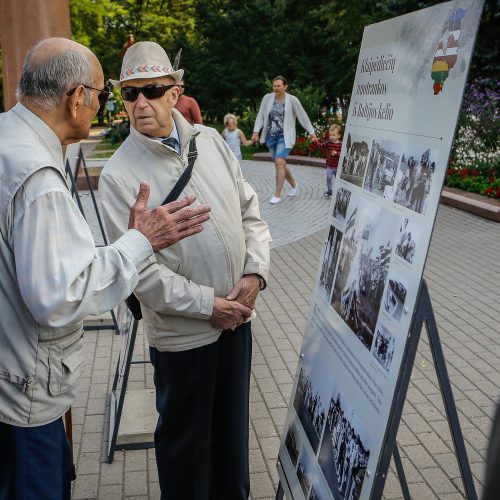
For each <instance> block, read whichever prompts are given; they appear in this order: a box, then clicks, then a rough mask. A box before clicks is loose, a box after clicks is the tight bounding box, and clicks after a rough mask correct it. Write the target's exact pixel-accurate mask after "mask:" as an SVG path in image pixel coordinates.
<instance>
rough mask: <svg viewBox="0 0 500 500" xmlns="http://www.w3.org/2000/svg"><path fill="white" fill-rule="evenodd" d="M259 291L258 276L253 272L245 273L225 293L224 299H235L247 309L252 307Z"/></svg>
mask: <svg viewBox="0 0 500 500" xmlns="http://www.w3.org/2000/svg"><path fill="white" fill-rule="evenodd" d="M259 291H260V282H259V278H257V276H255V275H254V274H247V275H245V276H243V277H242V278H240V279H239V280H238V283H236V285H234V288H233V289H232V290H231V291H230V292H229V293H228V294H227V295H226V299H227V300H236V301H237V302H239V303H240V304H243V305H244V306H246V307H248V308H249V309H253V308H254V307H255V301H256V300H257V295H258V294H259Z"/></svg>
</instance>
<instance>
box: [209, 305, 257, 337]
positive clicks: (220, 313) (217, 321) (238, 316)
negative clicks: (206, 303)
mask: <svg viewBox="0 0 500 500" xmlns="http://www.w3.org/2000/svg"><path fill="white" fill-rule="evenodd" d="M251 315H252V310H251V309H249V308H248V307H245V306H244V305H243V304H240V303H239V302H237V301H235V300H233V301H230V300H226V299H223V298H221V297H215V299H214V309H213V312H212V316H211V317H210V320H209V321H210V324H211V325H212V326H214V327H215V328H220V329H221V330H229V329H230V328H232V329H233V330H234V328H235V327H236V326H239V325H241V324H242V323H244V322H245V320H246V319H248V318H249V317H250V316H251Z"/></svg>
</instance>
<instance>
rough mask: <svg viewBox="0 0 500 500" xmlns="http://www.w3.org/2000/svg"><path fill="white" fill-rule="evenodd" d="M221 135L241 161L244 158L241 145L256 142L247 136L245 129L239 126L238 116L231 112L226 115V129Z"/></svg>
mask: <svg viewBox="0 0 500 500" xmlns="http://www.w3.org/2000/svg"><path fill="white" fill-rule="evenodd" d="M221 135H222V137H223V139H224V140H225V141H226V142H227V145H228V146H229V149H230V150H231V151H232V152H233V153H234V156H236V158H237V159H238V160H239V161H241V160H242V159H243V157H242V155H241V145H242V144H243V145H244V146H251V145H252V144H253V143H254V141H251V140H248V139H247V138H246V137H245V134H244V133H243V131H242V130H240V129H239V128H238V118H236V116H235V115H232V114H230V113H228V114H227V115H226V116H224V130H223V131H222V132H221Z"/></svg>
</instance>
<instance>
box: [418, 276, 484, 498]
mask: <svg viewBox="0 0 500 500" xmlns="http://www.w3.org/2000/svg"><path fill="white" fill-rule="evenodd" d="M422 288H423V289H422V294H421V296H420V304H419V305H420V307H423V308H424V317H425V327H426V330H427V337H428V338H429V346H430V350H431V353H432V358H433V360H434V367H435V369H436V374H437V379H438V382H439V387H440V389H441V396H442V398H443V403H444V408H445V411H446V417H447V419H448V424H449V427H450V432H451V438H452V440H453V446H454V448H455V454H456V456H457V461H458V466H459V467H460V474H461V476H462V483H463V485H464V490H465V496H466V498H467V499H468V500H477V493H476V488H475V486H474V480H473V478H472V472H471V469H470V464H469V459H468V457H467V450H466V449H465V443H464V438H463V435H462V429H461V427H460V421H459V419H458V413H457V407H456V405H455V400H454V398H453V391H452V388H451V383H450V378H449V376H448V370H447V368H446V362H445V359H444V354H443V348H442V346H441V341H440V339H439V332H438V328H437V323H436V319H435V317H434V311H433V310H432V304H431V299H430V296H429V290H428V289H427V284H426V283H425V280H424V281H423V287H422Z"/></svg>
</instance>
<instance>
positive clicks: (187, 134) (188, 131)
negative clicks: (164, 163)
mask: <svg viewBox="0 0 500 500" xmlns="http://www.w3.org/2000/svg"><path fill="white" fill-rule="evenodd" d="M172 118H173V120H174V122H175V126H176V128H177V133H178V134H179V139H180V141H179V142H180V145H181V156H185V155H184V153H186V154H187V150H186V148H187V146H188V145H189V142H190V141H191V139H192V138H193V137H194V136H195V135H198V131H197V130H196V128H195V127H193V126H192V125H191V124H190V123H189V122H188V121H187V120H186V119H185V118H184V117H183V116H182V114H181V113H180V112H179V111H177V110H176V109H175V108H173V109H172ZM130 135H132V137H133V138H134V139H136V140H138V141H140V142H142V143H143V144H147V146H148V147H153V148H158V151H160V152H161V151H167V149H168V148H165V147H164V146H163V144H161V142H159V141H155V140H153V139H150V138H149V137H148V136H147V135H145V134H142V133H141V132H139V131H138V130H137V129H135V128H134V127H133V126H132V125H130Z"/></svg>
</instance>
